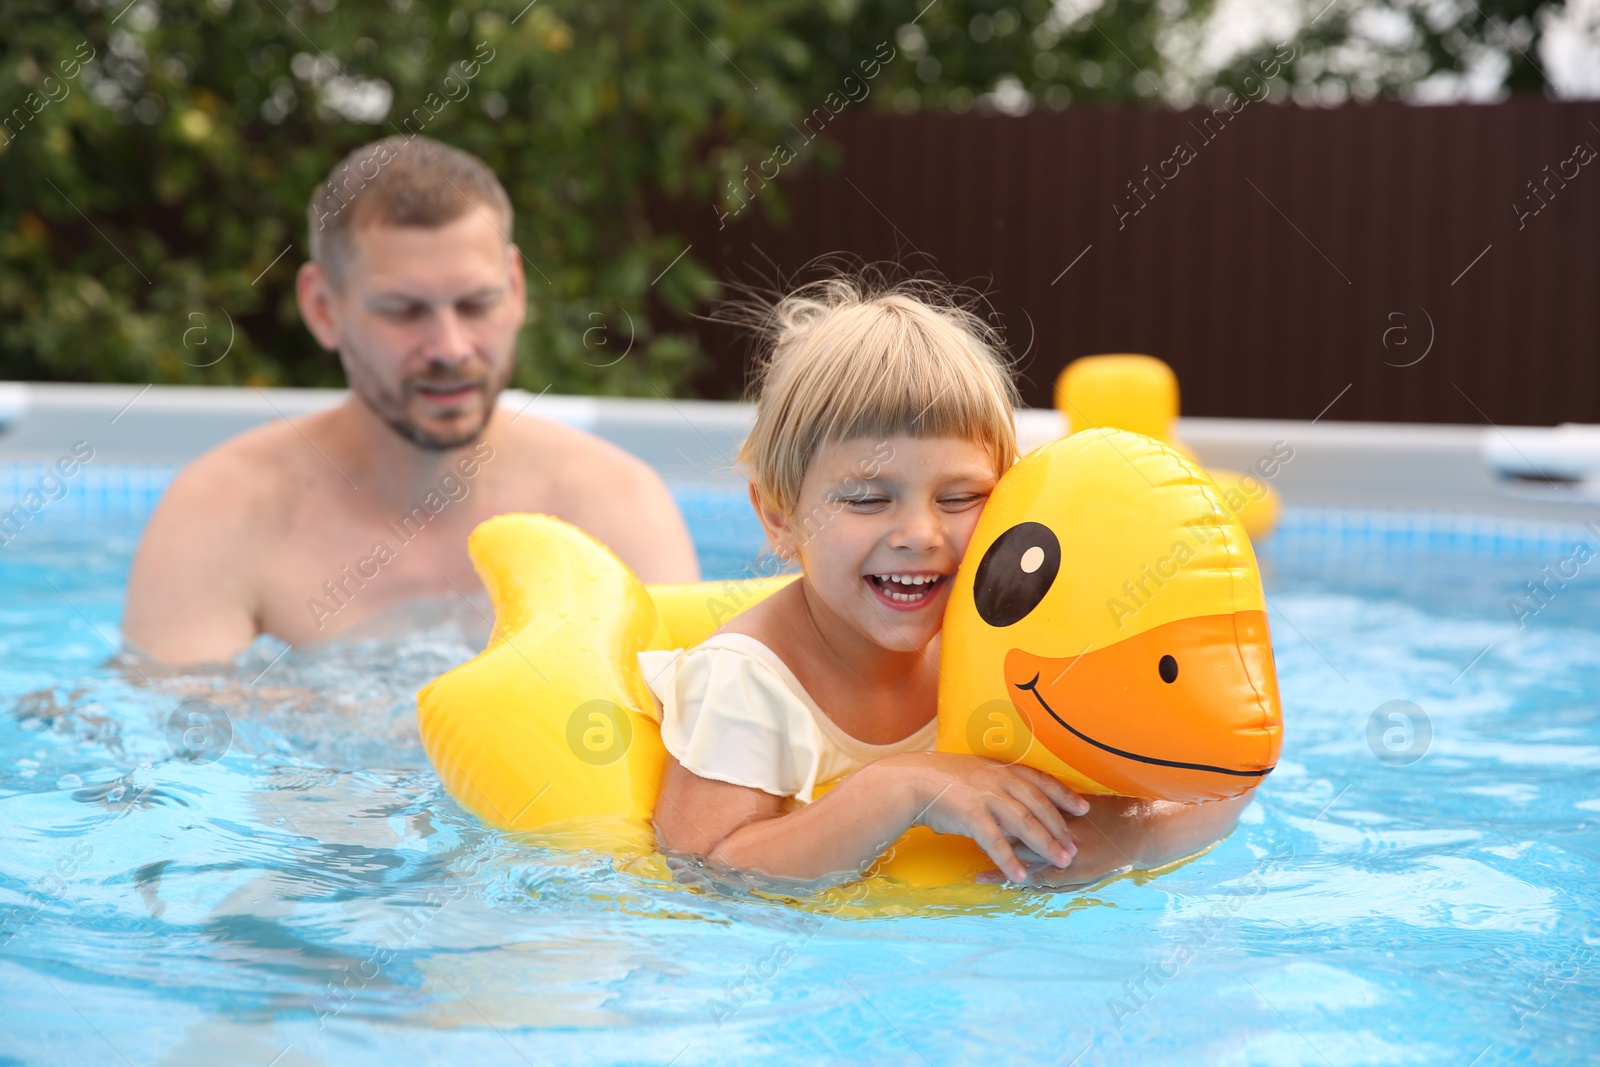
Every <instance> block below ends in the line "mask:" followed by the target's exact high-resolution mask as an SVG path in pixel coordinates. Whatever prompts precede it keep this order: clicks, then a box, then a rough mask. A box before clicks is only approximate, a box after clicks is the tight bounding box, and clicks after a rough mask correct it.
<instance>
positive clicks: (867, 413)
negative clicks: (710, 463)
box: [739, 271, 1018, 515]
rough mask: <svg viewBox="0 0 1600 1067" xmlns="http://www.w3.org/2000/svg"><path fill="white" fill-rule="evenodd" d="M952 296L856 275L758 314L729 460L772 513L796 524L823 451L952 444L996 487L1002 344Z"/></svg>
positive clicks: (1009, 450)
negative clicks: (892, 439) (893, 441)
mask: <svg viewBox="0 0 1600 1067" xmlns="http://www.w3.org/2000/svg"><path fill="white" fill-rule="evenodd" d="M962 295H963V294H961V293H959V292H958V291H955V290H952V289H950V288H948V287H945V286H942V285H939V284H937V283H933V282H929V281H926V280H922V279H918V280H912V281H904V282H899V283H896V284H892V285H891V284H887V283H886V282H884V281H883V279H882V277H881V275H879V274H877V273H875V272H870V271H866V272H860V273H858V274H856V275H838V276H835V277H830V278H827V279H825V280H822V281H818V282H813V283H811V284H809V285H806V286H803V287H801V288H800V289H798V290H796V291H794V292H793V293H791V294H790V295H788V296H786V297H783V298H782V299H779V300H777V301H776V302H775V303H772V304H768V305H763V306H761V307H758V308H757V309H756V316H755V317H756V322H755V326H756V328H757V330H758V332H759V334H760V335H761V338H762V340H763V342H764V345H763V348H764V352H763V354H762V358H761V359H760V361H759V362H758V364H757V367H756V374H755V379H754V383H753V384H754V387H755V392H756V418H755V426H754V427H753V428H752V430H751V432H750V436H749V437H748V438H746V439H745V442H744V445H743V447H741V448H740V450H739V461H740V463H741V464H742V465H743V466H744V468H745V469H746V472H747V473H748V474H749V476H750V478H751V480H752V481H753V482H755V484H756V486H757V488H759V489H760V490H761V492H762V494H763V495H764V496H765V497H766V498H767V499H768V500H769V501H770V502H771V503H772V504H773V505H774V506H775V507H777V508H779V509H780V510H782V511H783V512H785V513H786V514H790V515H792V514H794V511H795V505H796V503H797V501H798V499H799V495H800V483H801V480H802V479H803V478H804V477H805V473H806V468H807V466H809V465H810V463H811V460H812V457H814V456H815V455H816V453H817V450H818V449H819V448H820V447H821V446H822V445H823V444H824V443H825V442H828V441H843V440H847V439H849V438H853V437H889V436H892V435H907V436H911V437H958V438H964V439H966V440H969V441H977V442H981V443H982V444H983V445H984V446H985V447H986V448H987V449H988V450H989V452H990V454H991V455H992V456H993V457H994V466H995V474H996V476H997V477H998V476H999V475H1000V474H1003V473H1004V472H1005V471H1006V469H1007V468H1008V467H1010V466H1011V464H1012V462H1013V461H1015V459H1016V456H1017V437H1016V426H1015V423H1014V416H1013V408H1014V406H1015V405H1016V404H1017V402H1018V397H1017V390H1016V386H1015V385H1014V384H1013V382H1012V380H1011V368H1010V366H1009V365H1008V364H1007V363H1006V361H1005V359H1004V357H1003V356H1002V354H1001V353H1002V352H1003V351H1004V343H1003V342H1002V341H1001V339H1000V336H999V334H998V333H997V332H996V331H995V330H994V329H993V328H992V327H991V326H990V325H989V324H988V323H987V322H985V321H984V320H983V319H981V318H979V317H978V316H977V315H976V314H974V313H973V312H972V311H971V310H970V304H968V303H962V302H958V301H960V299H961V297H962Z"/></svg>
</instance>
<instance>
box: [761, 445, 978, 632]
mask: <svg viewBox="0 0 1600 1067" xmlns="http://www.w3.org/2000/svg"><path fill="white" fill-rule="evenodd" d="M995 481H996V475H995V469H994V458H993V455H992V453H991V452H990V450H989V449H988V448H987V447H986V446H984V445H983V444H981V443H979V442H976V441H968V440H965V439H963V438H954V437H909V436H904V435H896V436H892V437H888V438H870V437H853V438H850V439H848V440H843V441H827V442H824V443H823V444H822V446H821V447H819V448H818V449H817V452H816V454H815V455H814V456H813V457H812V459H811V463H810V465H809V466H807V468H806V473H805V477H804V479H802V481H801V483H800V493H799V497H798V500H797V501H796V504H795V513H794V514H793V515H792V516H785V515H783V514H782V513H781V512H778V511H776V510H775V509H773V508H771V507H770V505H768V504H767V503H766V502H764V501H762V500H761V499H759V497H758V498H757V500H756V509H757V511H758V513H759V514H760V516H761V521H762V524H763V525H764V526H765V527H766V530H767V536H768V538H769V539H770V540H771V542H772V546H773V549H774V551H776V552H777V553H778V555H780V556H784V557H786V558H794V559H798V560H799V561H800V565H801V567H802V568H803V569H804V571H805V578H804V581H805V583H806V593H807V600H808V601H809V602H810V603H811V606H812V612H813V615H814V616H816V617H817V621H818V623H819V625H821V626H824V627H825V628H826V629H833V626H832V625H830V624H831V623H834V622H837V623H842V624H843V625H844V626H845V627H847V628H848V629H849V630H853V631H855V632H856V633H857V634H859V635H860V636H861V637H863V638H865V639H867V640H868V641H871V642H872V643H873V644H875V645H878V646H879V647H881V648H884V649H888V650H891V651H896V652H912V651H920V650H921V649H923V648H925V647H926V646H927V644H928V642H930V641H932V640H933V638H934V637H935V636H936V635H937V634H938V632H939V627H940V624H941V623H942V622H943V620H944V606H945V601H946V600H947V599H948V598H949V595H950V580H951V578H952V577H953V576H954V575H955V573H956V566H957V565H958V564H959V563H960V562H961V557H962V555H963V553H965V552H966V550H967V543H968V542H969V541H970V540H971V539H972V530H973V527H974V526H976V525H977V522H978V514H979V512H981V511H982V510H983V505H984V502H985V501H986V500H988V498H989V493H990V492H991V491H992V490H993V489H994V485H995ZM752 495H755V494H754V493H752Z"/></svg>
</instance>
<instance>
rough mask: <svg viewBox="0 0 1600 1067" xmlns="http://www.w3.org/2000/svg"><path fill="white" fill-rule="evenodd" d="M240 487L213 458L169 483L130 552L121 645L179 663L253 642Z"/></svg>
mask: <svg viewBox="0 0 1600 1067" xmlns="http://www.w3.org/2000/svg"><path fill="white" fill-rule="evenodd" d="M242 487H246V488H243V489H242ZM247 487H248V479H246V478H244V477H243V476H242V473H241V472H240V471H238V470H237V469H235V468H234V465H233V464H229V463H227V462H225V461H223V460H222V459H221V458H220V457H216V456H206V457H202V458H201V459H200V460H197V461H196V462H195V463H194V464H193V465H192V466H190V467H188V468H186V469H185V470H183V471H182V472H181V473H179V475H178V476H177V477H176V478H175V479H173V482H172V484H171V485H170V486H169V487H168V488H167V491H166V493H165V494H164V495H163V496H162V498H161V503H160V504H159V505H157V507H156V510H155V513H154V514H153V515H151V517H150V522H149V524H148V525H147V526H146V527H145V531H144V536H143V537H142V538H141V539H140V541H139V548H138V551H137V552H135V553H134V557H133V569H132V571H131V573H130V574H129V576H128V602H127V606H126V608H125V610H124V612H123V620H122V633H123V639H124V640H125V641H126V642H127V644H129V645H131V646H133V647H134V648H136V649H138V650H139V651H141V652H143V653H145V654H146V655H149V656H151V657H152V658H154V659H157V660H161V661H163V662H165V663H172V664H183V663H200V662H205V661H215V660H226V659H229V658H231V657H232V656H233V655H234V654H235V653H237V652H239V651H240V650H242V649H243V648H245V647H246V646H247V645H249V644H250V642H251V641H252V640H253V639H254V638H255V636H256V633H257V632H258V631H257V626H256V604H255V594H254V591H253V583H252V576H253V574H254V563H255V560H254V556H255V553H254V551H253V550H252V547H251V545H250V543H249V540H247V537H246V535H247V533H248V529H249V525H250V523H249V512H250V510H251V509H249V508H248V502H247V501H245V500H241V499H240V497H241V495H242V492H248V491H249V490H248V488H247ZM241 505H245V510H244V511H243V512H242V513H241V510H240V506H241ZM241 520H243V521H241Z"/></svg>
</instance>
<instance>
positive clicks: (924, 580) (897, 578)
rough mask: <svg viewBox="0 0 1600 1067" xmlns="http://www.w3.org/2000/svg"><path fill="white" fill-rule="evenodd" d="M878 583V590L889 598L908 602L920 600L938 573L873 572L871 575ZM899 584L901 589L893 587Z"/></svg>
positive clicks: (926, 593)
mask: <svg viewBox="0 0 1600 1067" xmlns="http://www.w3.org/2000/svg"><path fill="white" fill-rule="evenodd" d="M872 577H873V578H874V579H875V580H876V582H877V585H878V590H879V591H880V592H881V593H883V595H884V596H886V597H888V598H889V599H890V600H899V601H903V602H910V601H916V600H921V599H922V598H923V597H925V596H927V595H928V593H929V591H930V588H931V586H932V585H933V583H935V582H937V581H938V580H939V578H940V577H941V576H940V575H937V574H927V575H910V574H874V575H873V576H872ZM897 585H898V586H901V587H903V588H904V591H903V592H902V591H901V589H896V588H894V587H895V586H897Z"/></svg>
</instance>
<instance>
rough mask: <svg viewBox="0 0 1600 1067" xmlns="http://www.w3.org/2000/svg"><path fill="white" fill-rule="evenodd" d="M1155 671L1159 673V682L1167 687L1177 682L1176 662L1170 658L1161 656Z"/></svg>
mask: <svg viewBox="0 0 1600 1067" xmlns="http://www.w3.org/2000/svg"><path fill="white" fill-rule="evenodd" d="M1156 670H1158V671H1160V672H1161V680H1162V681H1163V682H1166V683H1167V684H1168V685H1171V684H1172V683H1173V682H1176V681H1177V680H1178V661H1177V660H1175V659H1173V658H1172V657H1171V656H1162V657H1161V662H1160V663H1158V664H1156Z"/></svg>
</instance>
